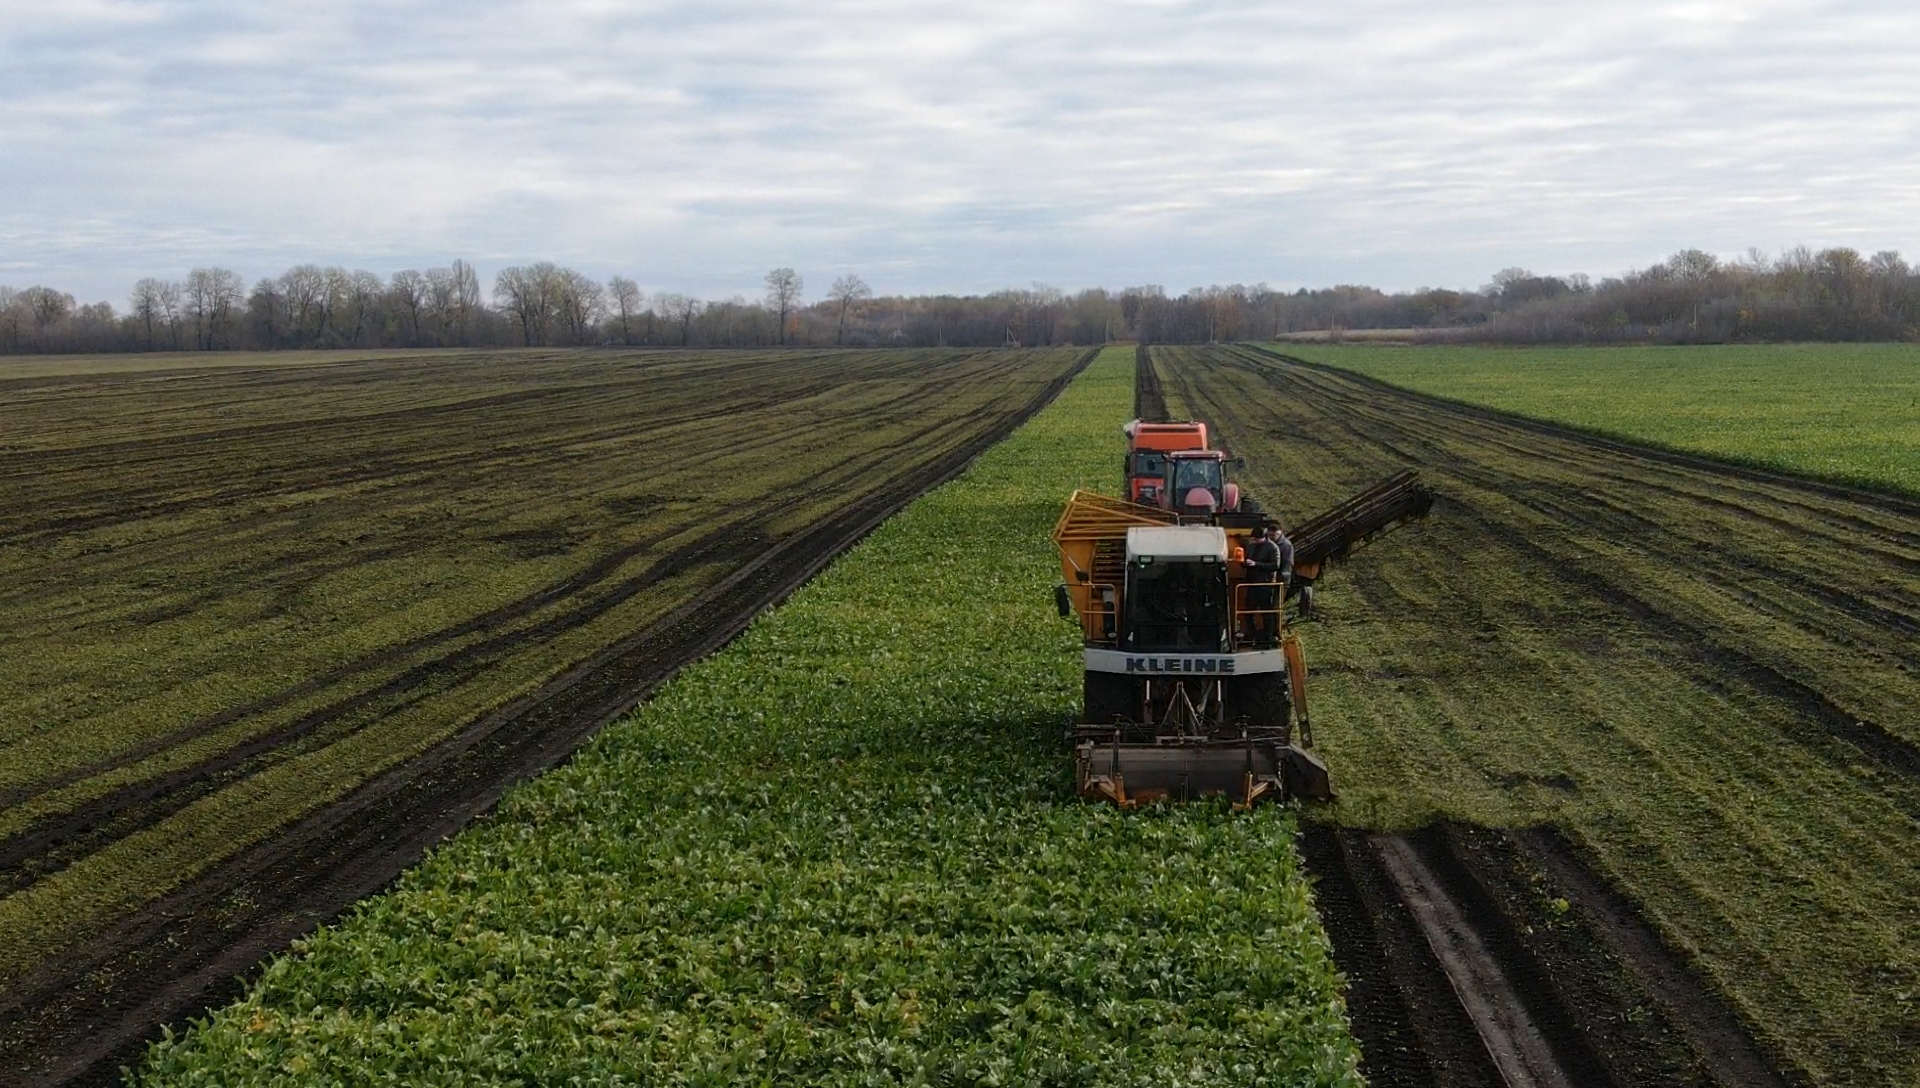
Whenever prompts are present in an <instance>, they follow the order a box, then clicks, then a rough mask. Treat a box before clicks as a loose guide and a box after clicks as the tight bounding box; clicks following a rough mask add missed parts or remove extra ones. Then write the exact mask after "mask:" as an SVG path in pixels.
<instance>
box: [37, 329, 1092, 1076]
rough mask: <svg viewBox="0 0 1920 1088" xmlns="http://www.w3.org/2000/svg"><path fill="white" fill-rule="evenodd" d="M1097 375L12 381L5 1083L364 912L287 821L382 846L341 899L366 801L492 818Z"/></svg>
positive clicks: (749, 358) (514, 359) (335, 871)
mask: <svg viewBox="0 0 1920 1088" xmlns="http://www.w3.org/2000/svg"><path fill="white" fill-rule="evenodd" d="M1086 355H1087V353H1086V352H1085V351H1084V350H1078V349H1054V350H1037V351H1024V352H980V351H974V352H964V351H919V352H860V353H852V352H847V353H834V352H780V353H774V352H766V353H757V354H756V353H731V354H725V355H713V354H705V355H703V354H685V353H682V354H672V353H644V352H577V351H576V352H472V353H461V352H444V353H437V354H433V355H427V356H398V357H369V356H356V355H341V354H311V355H275V356H266V357H253V358H251V359H249V358H245V357H223V358H222V359H221V360H219V363H220V365H217V366H198V367H196V366H188V365H185V364H184V363H183V361H182V360H181V359H178V358H173V359H162V360H159V361H157V362H156V363H155V365H153V366H151V367H149V368H145V369H140V368H137V367H134V366H132V365H130V364H129V365H116V366H113V367H105V368H103V367H100V366H97V365H94V364H93V362H92V361H89V360H72V361H65V362H64V363H63V364H62V365H49V364H47V363H45V362H44V361H36V362H35V363H34V364H33V365H32V366H30V367H24V368H22V367H14V366H13V365H12V364H8V365H7V366H6V367H3V368H0V660H4V661H5V662H6V666H5V667H4V668H0V1013H4V1014H5V1017H4V1019H3V1020H0V1023H4V1024H6V1030H4V1031H0V1065H3V1064H9V1063H10V1062H11V1061H13V1060H15V1059H14V1058H13V1057H11V1056H12V1055H15V1054H17V1053H19V1052H20V1051H18V1050H12V1049H8V1048H10V1047H16V1046H17V1047H19V1048H23V1049H26V1050H30V1049H32V1047H33V1045H34V1041H33V1038H31V1037H32V1036H34V1034H35V1030H36V1029H35V1028H34V1027H33V1020H32V1017H33V1016H36V1015H39V1014H40V1012H41V1011H42V1010H44V1009H46V1008H50V1007H58V1006H60V1005H61V1003H62V1002H76V1003H77V1002H81V1001H83V1000H94V998H93V997H91V996H83V995H91V994H93V993H94V992H95V991H94V990H93V987H95V986H104V987H107V990H106V991H102V992H106V993H108V994H109V997H107V998H105V999H103V1000H106V1001H108V1002H109V1004H110V1005H112V1007H119V1004H124V1003H125V1001H126V1000H127V999H126V998H125V997H124V995H120V996H118V997H114V996H111V995H113V994H117V993H118V991H117V990H114V989H113V988H114V987H117V986H122V985H128V984H129V983H128V979H127V978H126V977H123V976H126V975H129V974H133V973H138V972H140V971H145V970H149V968H148V967H145V966H142V964H144V963H147V962H152V961H163V960H165V958H166V957H167V956H168V955H169V954H170V953H169V952H168V950H169V949H170V948H172V947H174V945H175V943H176V938H177V937H178V936H179V935H180V934H183V933H188V932H190V931H191V930H192V929H193V927H194V926H196V925H198V926H205V927H218V926H220V925H223V924H226V923H225V920H226V919H228V918H229V917H230V916H236V915H246V916H249V917H250V916H252V915H256V914H263V913H264V915H266V916H270V920H271V919H288V920H289V921H287V923H286V924H289V925H292V926H295V927H296V928H297V927H298V926H299V925H300V921H299V920H300V918H302V917H305V916H306V915H305V913H304V912H306V911H308V910H310V909H311V910H321V911H324V910H330V909H332V908H331V907H327V906H324V905H323V904H324V899H325V897H324V896H322V897H320V899H319V900H315V901H303V900H300V899H298V898H297V893H298V891H299V889H298V888H297V887H294V888H290V887H289V884H298V883H299V882H300V880H304V879H306V877H300V878H298V879H296V877H295V876H293V875H290V873H292V872H294V870H291V869H289V868H288V867H287V866H286V865H285V864H283V862H284V860H285V859H276V857H275V856H274V855H273V853H272V851H274V850H279V849H281V847H280V845H279V844H280V842H281V837H282V835H283V833H284V832H286V831H287V829H289V828H290V827H294V826H296V825H299V826H301V827H304V828H306V829H307V830H306V831H305V832H303V834H307V835H308V837H309V840H310V841H313V842H318V843H321V844H323V845H327V844H334V843H345V844H348V845H346V846H342V847H339V849H341V850H343V851H344V855H343V856H341V857H339V858H336V859H333V860H332V861H329V862H327V863H326V865H327V866H330V867H331V868H328V869H327V870H326V872H324V873H323V874H322V875H323V876H324V877H325V880H326V881H335V882H337V881H340V880H342V879H345V878H343V877H342V876H341V875H340V874H341V873H350V872H352V871H354V867H355V866H356V865H358V864H361V860H362V859H361V858H360V857H359V856H358V854H359V852H360V850H361V847H359V846H355V845H352V844H355V843H361V842H362V841H363V840H362V839H361V838H356V837H355V836H356V835H361V836H370V838H366V839H365V840H364V841H365V842H367V843H371V844H373V845H370V846H367V847H366V849H368V850H371V849H373V847H374V846H377V845H378V844H379V843H380V842H382V841H386V840H388V839H391V838H393V837H394V834H395V832H390V831H383V830H382V829H381V825H380V822H379V818H378V817H368V818H366V819H361V820H358V822H353V821H348V822H345V823H332V824H330V823H328V822H327V821H328V820H335V819H336V818H335V817H334V816H333V815H331V814H332V813H334V812H336V811H346V810H345V809H336V808H334V807H331V806H335V804H336V802H338V803H341V804H346V803H348V802H351V803H352V804H354V805H360V804H363V803H364V804H373V803H374V802H375V801H376V800H377V801H378V802H379V803H380V804H388V803H389V800H388V799H391V798H394V797H398V798H401V799H402V801H405V803H406V804H416V802H415V801H411V800H406V799H407V798H410V797H413V796H415V794H418V793H419V792H420V790H423V789H426V788H427V787H425V786H416V785H414V783H415V782H416V779H415V777H414V773H415V772H414V770H413V769H414V768H415V767H416V766H419V767H426V766H428V765H429V763H428V762H422V761H438V762H431V766H433V767H435V768H441V770H442V771H444V773H442V774H441V779H437V780H436V781H441V780H444V781H445V782H451V783H452V785H451V786H448V787H447V788H449V789H457V790H465V791H468V794H472V795H473V796H479V797H480V802H481V803H484V801H485V800H486V798H485V797H484V796H481V795H479V794H473V793H472V791H474V790H477V789H480V788H482V787H483V786H484V785H485V782H482V783H481V784H480V785H479V786H475V785H473V782H472V780H473V779H475V777H476V776H479V777H482V778H485V777H487V776H495V777H499V778H501V779H502V780H510V779H511V778H512V777H514V776H516V775H518V774H521V773H525V771H527V770H529V769H531V767H530V765H529V764H530V763H532V762H536V761H534V760H533V757H532V756H526V757H524V759H523V757H522V755H521V754H520V753H521V752H522V748H524V746H525V745H527V744H530V743H532V741H530V740H529V739H528V738H529V737H534V738H537V737H539V736H543V735H545V734H546V733H549V732H552V733H555V735H559V734H561V733H565V732H566V731H567V730H569V729H585V728H590V727H591V725H592V724H593V723H594V721H595V720H596V715H598V716H605V715H607V714H611V713H614V712H617V711H618V710H619V709H620V708H621V707H622V706H623V705H627V704H630V702H631V700H632V698H634V697H635V695H634V693H635V692H636V691H638V690H640V689H642V688H644V686H645V685H647V684H649V683H652V682H655V681H657V680H658V679H659V678H660V677H661V675H662V674H663V672H664V670H667V669H669V668H670V667H671V666H672V664H674V663H675V661H674V657H673V655H674V654H676V653H682V652H685V648H686V647H688V646H689V645H695V644H698V643H699V642H700V640H702V639H709V638H714V637H718V635H716V634H715V625H716V624H718V623H719V622H720V621H717V620H712V619H711V617H712V614H715V613H718V614H720V615H722V616H724V615H726V614H727V613H728V609H730V608H736V607H737V608H738V609H741V610H742V611H740V612H739V615H740V616H741V619H740V620H739V621H738V622H741V623H744V622H745V617H747V616H750V615H751V614H752V611H753V610H754V609H756V608H757V607H759V606H758V605H756V604H753V603H751V602H752V601H753V600H754V599H756V598H755V595H756V594H759V593H762V592H764V591H763V590H762V589H760V588H758V587H760V586H761V585H763V584H772V582H773V581H776V580H777V578H776V575H778V577H787V576H788V575H789V574H791V573H792V571H791V570H789V568H793V570H798V573H797V574H794V575H793V576H794V577H795V578H798V577H804V574H805V571H804V570H799V568H800V567H802V566H804V563H805V562H807V561H809V560H810V557H819V558H824V557H825V556H826V555H830V554H831V553H832V551H833V549H834V548H836V547H838V546H839V544H838V543H836V541H838V540H839V539H840V537H841V536H842V535H845V534H848V533H853V532H857V531H860V530H862V529H863V528H864V527H865V526H866V525H868V524H871V522H872V521H873V520H876V519H878V518H879V517H882V516H884V515H885V513H886V512H887V511H889V510H891V509H894V508H896V507H897V506H898V505H900V504H901V503H904V502H905V501H906V500H907V499H909V498H910V497H911V496H912V495H914V494H915V493H917V492H918V491H919V490H921V489H923V488H925V487H926V486H928V485H929V484H930V483H932V482H935V481H937V480H938V479H940V478H943V476H944V475H945V474H949V473H950V472H951V471H955V470H957V469H958V467H959V466H960V465H961V464H962V463H963V462H964V459H965V458H966V457H967V456H969V455H970V454H971V453H972V452H973V451H974V450H977V449H978V448H980V447H981V446H982V445H984V444H986V443H989V442H991V441H992V440H993V438H994V437H996V436H997V434H999V433H1004V431H1005V430H1006V429H1008V428H1010V427H1011V426H1012V425H1013V423H1014V422H1016V421H1018V420H1019V419H1020V418H1022V417H1023V416H1024V414H1025V413H1027V412H1029V411H1031V410H1032V408H1033V407H1034V406H1036V405H1037V404H1038V403H1040V402H1041V401H1042V400H1043V399H1044V398H1045V397H1046V396H1047V395H1048V391H1049V389H1050V388H1052V387H1053V386H1054V385H1056V384H1057V383H1059V382H1060V381H1062V380H1063V378H1064V376H1065V375H1067V374H1068V373H1070V372H1071V371H1072V369H1073V368H1074V366H1075V365H1076V363H1077V362H1078V361H1080V360H1081V359H1083V358H1085V357H1086ZM117 363H125V360H119V361H117ZM737 602H747V603H737ZM710 621H711V622H710ZM724 633H725V632H719V635H723V634H724ZM549 693H554V694H551V695H549ZM622 700H626V702H625V703H622ZM456 742H457V751H458V753H460V756H459V758H460V759H469V758H471V759H472V760H475V761H479V762H476V763H474V766H477V767H478V766H482V764H484V766H483V768H482V769H483V770H484V771H485V774H484V775H481V774H480V772H479V771H474V770H471V769H466V768H468V764H467V763H461V762H459V761H458V760H455V759H454V756H451V755H448V756H445V758H444V759H443V758H442V755H441V753H442V752H443V751H445V752H454V751H456V748H454V747H445V746H447V745H455V744H456ZM517 746H518V747H517ZM564 750H565V747H564V745H562V746H561V747H559V748H558V749H557V750H554V751H553V752H552V753H551V754H550V755H548V756H546V757H544V758H547V759H551V758H554V757H557V755H558V754H559V753H561V752H564ZM502 752H504V753H507V754H506V755H498V756H496V755H495V754H494V753H502ZM471 753H479V754H478V755H472V754H471ZM509 757H511V758H509ZM447 760H453V762H446V761H447ZM487 760H492V761H493V762H491V763H487V762H485V761H487ZM446 768H451V770H447V769H446ZM436 773H440V772H436ZM489 780H491V779H489ZM433 788H435V789H439V788H441V787H440V786H435V787H433ZM409 791H411V792H409ZM462 796H466V794H463V795H462ZM391 803H394V804H398V803H401V802H400V801H392V802H391ZM417 804H418V805H427V804H428V801H426V800H421V801H418V802H417ZM355 811H358V810H357V809H356V810H355ZM430 811H431V818H432V819H433V820H435V821H438V820H445V819H456V820H457V815H458V814H455V815H453V816H449V815H448V814H447V813H445V812H442V811H440V810H438V809H433V810H430ZM339 819H344V817H341V818H339ZM302 821H305V822H304V823H303V822H302ZM413 831H414V829H412V828H402V829H400V832H405V833H413ZM422 833H425V834H428V835H432V834H433V832H432V831H431V829H429V830H428V831H426V832H422ZM328 848H330V849H331V848H334V847H332V846H328ZM250 851H255V852H259V851H264V853H259V854H258V856H259V857H260V858H262V859H264V860H262V861H261V862H260V863H259V866H257V867H255V868H253V869H248V870H245V871H242V870H238V869H234V868H232V866H233V865H235V864H238V863H239V860H240V859H242V857H243V855H244V856H246V857H253V856H255V854H252V853H249V852H250ZM250 864H251V863H250ZM236 873H238V874H239V875H234V874H236ZM372 879H373V880H374V883H375V886H377V883H378V881H379V880H380V879H384V878H383V877H379V876H378V875H376V876H375V877H373V878H372ZM320 882H322V881H320V880H318V879H317V878H316V883H320ZM347 886H350V884H349V885H347ZM189 893H191V897H190V898H187V899H182V898H180V897H181V896H187V895H189ZM332 894H337V893H332ZM169 896H171V897H173V898H170V899H169V898H166V897H169ZM289 896H294V897H295V898H293V899H291V900H288V899H287V897H289ZM143 912H145V913H143ZM168 919H172V920H171V921H169V920H168ZM136 923H139V924H136ZM149 923H151V925H149ZM152 926H159V927H162V928H160V929H154V928H152ZM169 926H171V927H174V928H173V929H167V928H165V927H169ZM181 927H184V928H181ZM116 942H118V943H119V944H126V945H128V946H129V948H128V949H127V950H126V951H125V955H126V956H127V957H131V958H130V959H126V960H124V961H116V962H121V963H122V966H121V967H119V968H116V969H115V970H113V971H107V970H97V971H96V970H93V969H92V968H91V967H89V966H88V964H89V963H90V962H91V961H90V960H89V959H88V957H90V956H95V955H106V952H104V951H103V950H104V949H108V948H111V947H117V945H116ZM229 943H231V942H229V941H227V940H226V939H225V938H217V939H214V941H213V944H212V947H214V948H221V947H225V946H226V945H227V944H229ZM116 954H118V953H116ZM141 957H146V959H145V960H142V959H141ZM127 964H132V966H127ZM201 965H202V961H199V960H193V961H191V962H190V963H188V964H187V968H190V969H196V970H197V969H200V968H201ZM176 967H177V965H174V966H168V965H166V964H164V963H163V964H161V965H160V966H154V967H151V968H150V969H151V970H152V971H154V972H157V973H158V975H157V978H156V979H154V980H149V981H152V982H153V983H154V984H155V985H160V984H164V983H166V982H168V981H169V977H167V976H166V972H168V971H172V970H175V969H176ZM232 973H233V971H231V970H229V971H226V972H223V973H222V974H225V975H230V974H232ZM217 980H218V978H217V977H216V979H215V981H217ZM36 986H39V987H42V988H41V989H36V988H35V987H36ZM35 994H42V995H43V996H41V997H34V996H33V995H35ZM116 1002H117V1003H118V1004H115V1003H116ZM21 1003H24V1004H21ZM75 1007H76V1008H77V1007H79V1006H78V1005H77V1004H76V1005H75ZM21 1060H24V1059H21Z"/></svg>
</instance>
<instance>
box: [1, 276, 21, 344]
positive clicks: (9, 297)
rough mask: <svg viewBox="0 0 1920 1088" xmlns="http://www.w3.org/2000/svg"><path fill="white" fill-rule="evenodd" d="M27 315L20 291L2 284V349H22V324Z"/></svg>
mask: <svg viewBox="0 0 1920 1088" xmlns="http://www.w3.org/2000/svg"><path fill="white" fill-rule="evenodd" d="M25 316H26V307H25V306H24V305H22V304H21V302H20V292H18V291H16V290H14V289H13V288H11V287H4V286H0V351H6V352H14V351H19V350H20V326H21V323H22V321H23V320H24V318H25Z"/></svg>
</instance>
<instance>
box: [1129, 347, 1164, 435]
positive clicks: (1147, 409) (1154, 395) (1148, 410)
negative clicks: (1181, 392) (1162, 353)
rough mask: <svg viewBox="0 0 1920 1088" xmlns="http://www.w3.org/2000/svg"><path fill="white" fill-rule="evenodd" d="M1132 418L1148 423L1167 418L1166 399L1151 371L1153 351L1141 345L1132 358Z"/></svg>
mask: <svg viewBox="0 0 1920 1088" xmlns="http://www.w3.org/2000/svg"><path fill="white" fill-rule="evenodd" d="M1133 417H1134V418H1135V419H1144V420H1148V421H1149V422H1159V421H1164V420H1165V419H1166V418H1167V398H1166V396H1165V395H1164V394H1163V393H1162V392H1161V391H1160V375H1159V374H1157V373H1155V372H1154V369H1153V351H1152V349H1150V348H1148V347H1147V345H1145V344H1141V345H1140V347H1139V348H1138V349H1137V350H1136V352H1135V354H1134V357H1133Z"/></svg>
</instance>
